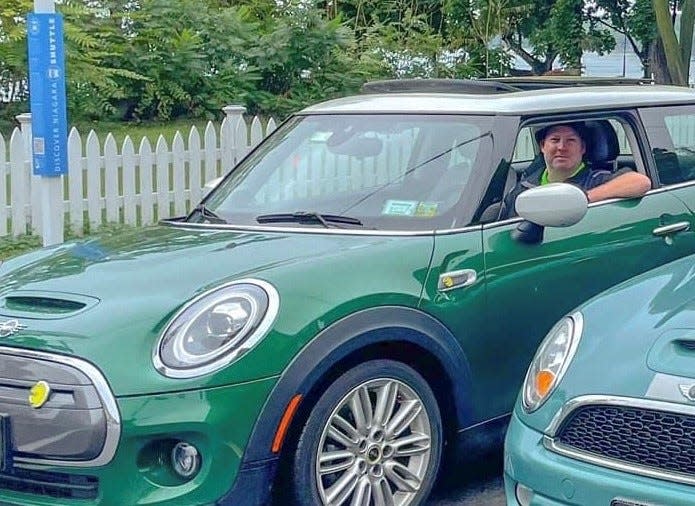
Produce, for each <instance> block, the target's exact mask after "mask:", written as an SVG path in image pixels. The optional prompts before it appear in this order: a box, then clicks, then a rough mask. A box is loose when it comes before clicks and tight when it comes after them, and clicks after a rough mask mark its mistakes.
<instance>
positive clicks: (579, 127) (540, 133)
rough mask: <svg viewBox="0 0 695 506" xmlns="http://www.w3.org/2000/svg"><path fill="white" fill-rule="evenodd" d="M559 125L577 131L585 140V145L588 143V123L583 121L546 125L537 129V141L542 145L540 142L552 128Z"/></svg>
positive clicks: (583, 140)
mask: <svg viewBox="0 0 695 506" xmlns="http://www.w3.org/2000/svg"><path fill="white" fill-rule="evenodd" d="M557 127H568V128H571V129H572V130H574V131H575V132H577V135H578V136H579V138H580V139H581V140H582V142H584V145H585V146H586V145H587V144H588V133H587V129H586V125H585V124H584V122H583V121H570V122H566V123H553V124H552V125H546V126H544V127H543V128H540V129H538V130H536V134H535V135H536V142H537V143H538V144H539V145H540V143H541V142H542V141H543V140H544V139H545V138H546V137H547V135H548V133H549V132H550V130H552V129H553V128H557Z"/></svg>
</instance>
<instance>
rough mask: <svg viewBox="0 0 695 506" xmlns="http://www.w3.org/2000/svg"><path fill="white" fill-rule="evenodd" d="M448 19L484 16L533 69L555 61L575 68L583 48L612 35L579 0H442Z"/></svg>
mask: <svg viewBox="0 0 695 506" xmlns="http://www.w3.org/2000/svg"><path fill="white" fill-rule="evenodd" d="M446 12H447V13H448V14H449V15H450V16H451V17H452V19H450V20H449V22H450V23H452V22H457V23H459V24H460V25H467V26H468V27H474V26H475V24H476V22H477V21H478V20H481V19H485V20H486V21H485V22H486V24H487V25H489V26H492V27H497V28H498V30H499V36H500V37H501V39H502V41H503V42H504V44H505V45H506V47H507V48H508V49H509V50H511V51H512V52H513V53H514V54H516V55H517V56H519V57H520V58H521V59H522V60H524V61H525V62H526V63H527V64H528V65H529V66H530V67H531V71H532V72H533V73H534V74H537V75H540V74H544V73H547V72H549V71H550V70H551V69H552V67H553V63H554V62H555V61H556V60H558V59H559V60H560V61H561V62H562V63H563V64H565V65H566V66H568V67H570V68H574V69H579V68H580V65H581V55H582V53H583V51H596V52H598V53H599V54H602V53H604V52H606V51H609V50H611V49H612V48H613V47H614V45H615V40H614V39H613V37H612V36H611V34H610V31H609V30H608V29H606V28H605V27H600V26H599V25H598V23H597V21H596V20H595V19H593V18H592V17H591V16H590V11H589V10H588V9H587V8H586V6H585V4H584V1H583V0H447V10H446Z"/></svg>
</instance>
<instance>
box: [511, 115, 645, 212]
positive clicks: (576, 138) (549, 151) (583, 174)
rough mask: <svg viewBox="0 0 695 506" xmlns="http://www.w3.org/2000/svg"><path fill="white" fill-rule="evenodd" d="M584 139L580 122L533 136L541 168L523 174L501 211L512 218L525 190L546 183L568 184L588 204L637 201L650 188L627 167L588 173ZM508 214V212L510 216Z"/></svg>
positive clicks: (532, 168)
mask: <svg viewBox="0 0 695 506" xmlns="http://www.w3.org/2000/svg"><path fill="white" fill-rule="evenodd" d="M586 139H587V135H586V130H585V126H584V124H583V123H581V122H574V123H561V124H556V125H550V126H547V127H544V128H542V129H541V130H539V131H538V132H537V133H536V140H537V141H538V143H539V146H540V150H541V153H542V154H543V161H544V162H545V163H544V164H542V163H541V164H538V166H537V167H534V165H533V164H532V166H531V167H529V170H527V172H525V173H524V175H523V176H522V178H521V180H520V181H519V182H518V183H517V184H516V186H515V187H514V188H513V189H512V191H511V192H509V194H508V195H507V196H506V197H505V202H504V204H505V205H504V207H505V209H507V210H508V214H509V215H510V216H514V215H516V212H515V208H514V203H515V201H516V198H517V197H518V196H519V195H520V194H521V193H522V192H523V191H525V190H527V189H529V188H533V187H535V186H540V185H545V184H549V183H559V182H564V183H570V184H574V185H576V186H578V187H579V188H581V189H582V190H584V192H585V193H586V196H587V199H588V200H589V202H598V201H600V200H606V199H610V198H619V197H640V196H642V195H644V194H645V193H646V192H647V191H649V189H650V188H651V181H650V180H649V178H648V177H647V176H645V175H643V174H640V173H638V172H635V171H633V170H632V169H630V168H629V167H625V168H623V169H619V170H617V171H615V172H611V171H609V170H596V169H592V167H591V164H590V162H588V161H586V160H584V155H585V153H586V142H587V140H586ZM510 211H511V212H510Z"/></svg>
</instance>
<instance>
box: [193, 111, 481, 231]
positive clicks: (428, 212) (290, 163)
mask: <svg viewBox="0 0 695 506" xmlns="http://www.w3.org/2000/svg"><path fill="white" fill-rule="evenodd" d="M491 122H492V119H491V118H490V117H479V116H468V115H362V114H361V115H357V114H342V115H313V116H297V117H294V118H292V119H290V120H289V121H288V122H286V123H285V124H284V125H283V126H282V127H281V128H280V129H278V130H277V131H276V132H275V133H273V134H272V135H271V137H269V138H268V139H267V140H266V141H265V142H264V143H263V144H262V145H261V146H260V147H259V148H258V149H257V150H256V151H255V152H254V153H252V154H251V155H250V156H249V157H248V158H247V159H246V160H244V161H243V162H242V164H240V165H239V166H238V167H237V168H236V169H235V170H234V172H233V173H232V174H230V175H229V176H228V177H227V178H226V179H225V180H224V181H223V182H222V183H221V184H220V185H218V186H217V188H216V189H215V190H214V191H213V192H212V193H211V195H210V196H209V198H208V199H207V200H206V201H205V206H204V207H199V209H203V211H197V212H193V213H191V216H189V221H194V222H210V220H211V218H210V217H211V216H213V217H217V218H219V219H217V220H216V221H217V222H221V220H225V221H226V222H227V223H231V224H237V225H255V226H257V225H258V221H257V219H258V217H261V218H262V220H261V221H262V222H263V223H264V225H265V224H268V225H270V226H288V221H293V222H294V223H290V226H297V225H299V226H306V227H326V226H327V225H328V226H331V223H330V222H331V219H333V220H334V219H335V218H336V217H338V218H339V219H342V220H343V222H346V220H350V222H352V223H355V224H359V226H360V227H364V228H366V229H376V230H433V229H438V228H452V227H454V226H462V225H465V224H467V222H468V220H470V216H462V215H460V211H459V206H458V205H457V204H459V203H460V202H461V201H462V199H464V198H465V194H466V191H465V190H466V183H467V182H468V180H469V178H470V176H471V173H472V172H473V168H474V167H477V166H480V165H481V161H484V162H489V158H490V150H491V146H492V142H491V132H490V125H491ZM482 166H483V167H487V163H482ZM213 213H214V214H213ZM267 216H272V217H276V219H273V220H268V219H267ZM278 216H280V217H281V218H282V219H280V218H277V217H278ZM309 216H311V217H313V218H312V219H307V217H309ZM326 216H328V217H330V219H324V217H326ZM348 228H350V227H348Z"/></svg>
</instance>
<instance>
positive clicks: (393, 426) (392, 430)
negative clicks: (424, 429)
mask: <svg viewBox="0 0 695 506" xmlns="http://www.w3.org/2000/svg"><path fill="white" fill-rule="evenodd" d="M421 412H422V404H420V401H419V400H417V399H413V400H410V401H405V402H403V403H401V406H400V408H399V409H398V411H397V412H396V414H395V415H394V416H393V418H392V419H391V421H390V422H389V424H388V426H387V427H386V435H387V437H389V438H391V437H397V436H398V435H399V434H400V433H401V432H403V431H404V430H405V429H407V428H408V427H409V426H410V424H411V423H412V421H413V420H415V418H417V416H418V415H419V414H420V413H421Z"/></svg>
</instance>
